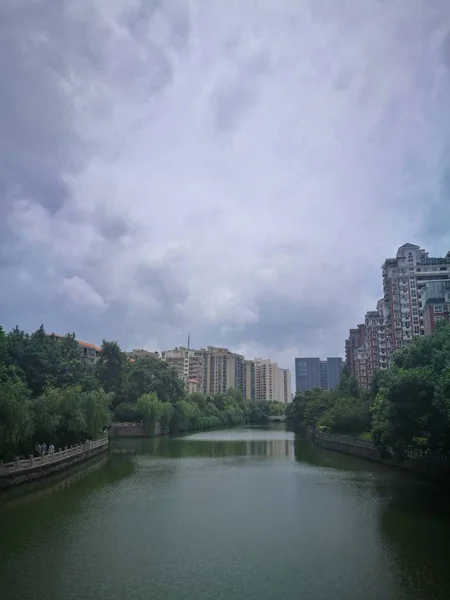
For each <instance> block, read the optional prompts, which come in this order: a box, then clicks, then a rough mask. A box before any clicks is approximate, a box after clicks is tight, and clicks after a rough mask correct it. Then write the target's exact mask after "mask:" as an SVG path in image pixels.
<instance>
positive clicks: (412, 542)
mask: <svg viewBox="0 0 450 600" xmlns="http://www.w3.org/2000/svg"><path fill="white" fill-rule="evenodd" d="M110 450H111V451H110V455H109V456H108V457H107V458H104V459H103V460H102V461H101V462H99V463H98V464H96V465H92V466H91V467H90V468H89V470H88V471H84V472H82V473H76V474H74V475H73V476H72V477H71V478H69V479H68V480H63V481H60V482H57V483H54V484H52V485H51V486H48V487H44V488H42V489H37V490H35V492H34V493H33V494H30V495H27V496H26V497H23V498H17V499H14V498H13V497H12V496H11V497H10V500H9V501H8V502H6V503H4V504H3V505H2V506H1V510H0V531H1V535H0V580H1V581H2V584H3V586H4V589H6V590H7V594H6V596H2V598H3V597H6V598H7V599H8V600H16V598H17V600H19V598H24V597H35V598H36V599H37V600H41V599H42V600H56V599H58V600H59V598H62V597H64V598H78V597H82V598H84V600H91V598H92V600H94V598H95V600H122V598H127V597H130V598H131V597H133V598H136V599H137V600H141V599H142V600H144V599H145V598H148V597H155V598H170V599H171V600H181V599H183V600H185V599H186V598H200V597H201V598H202V599H204V600H213V599H214V600H218V599H221V598H223V599H226V600H228V599H229V598H233V597H235V598H242V599H243V600H256V599H258V600H272V598H274V597H276V596H282V597H283V598H285V599H286V600H289V599H292V600H294V599H296V598H299V597H305V598H311V599H312V600H328V599H329V598H345V599H346V600H353V599H355V600H360V599H361V598H364V599H365V600H378V599H379V598H381V599H382V600H385V599H392V600H408V599H414V600H416V599H417V600H436V599H437V600H441V599H444V598H450V575H449V574H448V573H447V564H448V561H449V560H450V516H449V506H448V503H447V501H446V495H445V494H443V492H442V490H441V489H439V488H438V487H437V486H435V485H434V484H431V483H430V482H427V481H424V480H422V479H421V478H419V477H414V476H412V475H411V474H409V473H404V472H402V471H399V470H394V469H389V468H386V467H383V466H381V465H376V464H374V463H370V462H366V461H363V460H360V459H356V458H353V457H351V456H347V455H343V454H339V453H335V452H330V451H327V450H322V449H319V448H315V447H314V446H312V445H311V444H309V443H308V442H307V441H306V440H305V439H303V438H302V436H301V435H300V434H296V433H294V432H291V431H287V430H285V429H284V427H283V426H281V427H279V426H275V427H273V426H271V427H267V428H236V429H233V430H228V431H213V432H204V433H197V434H193V435H184V436H178V437H171V438H154V439H120V440H114V441H113V443H112V444H111V449H110ZM222 459H223V460H222ZM49 563H50V564H51V565H52V569H51V571H50V572H47V571H46V569H47V567H48V564H49ZM22 573H26V575H27V577H28V579H26V578H24V577H23V575H22ZM5 586H6V587H5ZM35 589H37V590H38V591H37V592H36V594H34V591H33V590H35ZM149 590H150V592H149ZM2 592H3V588H2Z"/></svg>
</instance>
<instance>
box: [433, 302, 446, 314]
mask: <svg viewBox="0 0 450 600" xmlns="http://www.w3.org/2000/svg"><path fill="white" fill-rule="evenodd" d="M434 312H435V313H443V312H444V308H443V306H442V304H435V305H434Z"/></svg>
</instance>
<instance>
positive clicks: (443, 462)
mask: <svg viewBox="0 0 450 600" xmlns="http://www.w3.org/2000/svg"><path fill="white" fill-rule="evenodd" d="M305 432H306V437H307V439H308V440H310V441H311V442H312V443H313V444H315V445H316V446H318V447H319V448H324V449H326V450H332V451H334V452H341V453H344V454H351V455H352V456H356V457H358V458H362V459H364V460H369V461H371V462H376V463H380V464H383V465H386V466H389V467H395V468H397V469H402V470H404V471H409V472H411V473H416V474H417V475H424V476H425V477H429V478H431V479H435V480H438V481H442V482H446V483H450V461H449V460H448V459H446V458H444V457H442V458H438V457H436V456H430V457H429V458H426V453H424V452H422V451H410V452H409V453H408V456H407V457H406V459H405V460H404V461H403V462H400V461H397V460H395V459H394V458H385V457H383V456H382V454H381V452H380V450H379V449H378V448H377V447H376V446H375V445H374V444H373V442H371V441H370V440H364V439H362V438H355V437H350V436H345V435H336V434H331V433H324V432H320V431H317V430H316V429H313V428H312V427H305Z"/></svg>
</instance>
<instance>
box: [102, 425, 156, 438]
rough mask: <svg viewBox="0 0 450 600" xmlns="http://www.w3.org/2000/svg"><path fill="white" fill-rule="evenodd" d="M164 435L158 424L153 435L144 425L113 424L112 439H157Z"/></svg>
mask: <svg viewBox="0 0 450 600" xmlns="http://www.w3.org/2000/svg"><path fill="white" fill-rule="evenodd" d="M163 434H164V432H163V430H162V428H161V426H160V424H159V423H157V424H156V427H155V431H154V433H153V434H149V433H148V431H146V430H145V428H144V425H143V424H142V423H112V424H111V429H110V435H111V436H112V437H156V436H159V435H163Z"/></svg>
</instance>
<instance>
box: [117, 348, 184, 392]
mask: <svg viewBox="0 0 450 600" xmlns="http://www.w3.org/2000/svg"><path fill="white" fill-rule="evenodd" d="M126 378H127V383H126V385H127V397H128V400H129V401H130V402H137V400H138V398H139V397H140V396H142V395H143V394H149V393H155V394H156V395H157V396H158V398H159V399H160V400H161V401H163V402H176V401H177V400H179V399H181V398H183V397H184V395H185V390H184V384H183V382H182V381H181V379H179V378H178V376H177V373H176V371H175V370H174V369H173V368H172V367H170V366H169V365H168V364H167V363H166V362H164V361H162V360H161V359H160V358H157V357H155V356H146V357H142V358H138V359H136V360H135V361H134V362H129V363H128V364H127V367H126Z"/></svg>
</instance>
